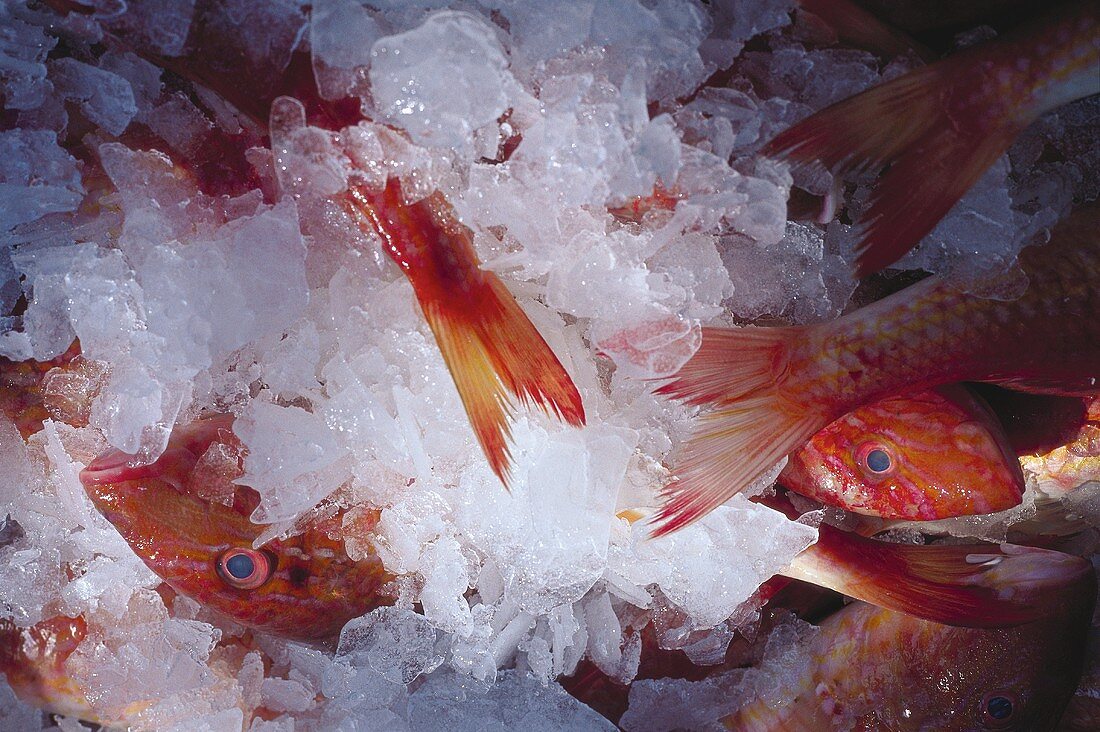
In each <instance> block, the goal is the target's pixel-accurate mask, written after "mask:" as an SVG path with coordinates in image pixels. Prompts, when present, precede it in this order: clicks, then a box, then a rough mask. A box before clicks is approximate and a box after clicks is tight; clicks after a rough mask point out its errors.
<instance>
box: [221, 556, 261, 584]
mask: <svg viewBox="0 0 1100 732" xmlns="http://www.w3.org/2000/svg"><path fill="white" fill-rule="evenodd" d="M225 569H226V571H227V572H229V574H231V575H233V576H234V577H236V578H237V579H248V578H249V577H251V576H252V573H253V572H255V571H256V563H255V562H253V561H252V557H250V556H248V555H247V554H234V555H233V556H231V557H230V558H229V559H227V560H226V562H225Z"/></svg>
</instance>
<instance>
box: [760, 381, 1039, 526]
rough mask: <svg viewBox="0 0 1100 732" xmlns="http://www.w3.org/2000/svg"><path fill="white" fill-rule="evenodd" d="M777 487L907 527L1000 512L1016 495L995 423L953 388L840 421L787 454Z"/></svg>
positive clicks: (1010, 457)
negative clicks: (905, 522)
mask: <svg viewBox="0 0 1100 732" xmlns="http://www.w3.org/2000/svg"><path fill="white" fill-rule="evenodd" d="M778 482H779V483H780V484H781V485H783V486H784V487H785V488H788V489H789V490H792V491H794V492H796V493H799V494H801V495H803V496H806V497H808V498H813V499H815V500H818V501H821V502H822V503H824V504H826V505H829V506H836V507H837V508H843V509H845V510H847V511H852V512H855V513H860V514H865V515H868V516H878V517H879V518H884V519H901V520H909V521H931V520H934V519H941V518H951V517H954V516H969V515H974V514H983V513H993V512H995V511H1004V510H1005V509H1008V508H1012V507H1013V506H1016V505H1018V504H1019V503H1020V500H1021V498H1022V496H1023V491H1024V475H1023V471H1021V469H1020V462H1019V460H1017V458H1016V455H1015V454H1013V452H1012V449H1011V446H1010V444H1009V442H1008V439H1007V437H1006V435H1005V432H1004V430H1003V429H1002V428H1001V426H1000V423H998V422H997V420H996V418H995V417H994V416H993V414H992V413H991V412H990V410H989V408H988V407H987V406H986V405H985V404H984V403H983V402H982V401H981V400H980V399H978V398H977V397H976V396H974V395H973V394H971V393H970V392H968V391H967V390H966V388H965V387H962V386H958V385H949V386H942V387H938V388H936V389H932V390H929V391H924V392H919V393H917V394H907V395H903V396H898V397H893V398H890V399H883V400H882V401H878V402H874V403H872V404H866V405H864V406H862V407H859V408H858V409H856V410H854V411H852V412H850V413H848V414H846V415H844V416H843V417H841V418H840V419H838V420H836V421H835V422H833V423H831V424H829V425H828V426H826V427H825V428H823V429H821V430H820V431H818V432H817V434H815V435H814V436H813V437H812V438H810V441H809V442H807V443H806V445H805V446H804V447H802V448H801V449H800V450H798V451H797V452H794V453H792V454H791V456H790V458H789V459H788V461H787V465H786V467H785V468H784V469H783V472H782V473H780V475H779V480H778Z"/></svg>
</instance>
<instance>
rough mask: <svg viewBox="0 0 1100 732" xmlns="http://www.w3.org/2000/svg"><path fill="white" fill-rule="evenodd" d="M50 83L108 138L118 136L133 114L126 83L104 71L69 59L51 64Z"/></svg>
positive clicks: (127, 83) (132, 94) (131, 94)
mask: <svg viewBox="0 0 1100 732" xmlns="http://www.w3.org/2000/svg"><path fill="white" fill-rule="evenodd" d="M49 68H50V81H52V82H53V84H54V87H55V88H56V89H57V93H58V94H60V95H61V96H62V97H64V98H65V99H71V100H74V101H76V103H77V104H78V105H79V106H80V110H81V111H82V112H83V113H84V116H85V117H87V118H88V120H89V121H90V122H92V123H93V124H96V125H99V126H100V127H102V128H103V129H104V130H105V131H107V132H108V133H110V134H112V135H121V134H122V132H123V131H124V130H125V129H126V127H127V126H128V125H129V124H130V120H132V119H133V118H134V115H136V114H137V104H136V103H135V102H134V91H133V89H132V88H131V87H130V83H129V82H128V81H126V79H123V78H122V77H121V76H119V75H118V74H114V73H111V72H110V71H107V70H106V69H100V68H97V67H95V66H89V65H88V64H85V63H81V62H80V61H77V60H76V59H72V58H61V59H57V60H56V61H51V62H50V64H49Z"/></svg>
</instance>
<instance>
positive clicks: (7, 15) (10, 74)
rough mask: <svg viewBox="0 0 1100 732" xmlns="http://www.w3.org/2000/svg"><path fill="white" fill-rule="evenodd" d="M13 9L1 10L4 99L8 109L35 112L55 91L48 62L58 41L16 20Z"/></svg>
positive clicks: (1, 88) (1, 96) (0, 70)
mask: <svg viewBox="0 0 1100 732" xmlns="http://www.w3.org/2000/svg"><path fill="white" fill-rule="evenodd" d="M11 5H12V4H9V3H5V4H4V5H3V6H2V7H0V99H2V100H3V102H4V106H5V107H6V108H7V109H34V108H35V107H38V106H39V105H40V104H42V102H43V101H44V99H45V97H46V95H47V94H49V93H50V92H51V90H52V87H51V84H50V83H49V82H48V81H46V64H45V61H46V55H47V54H48V53H49V52H50V51H51V50H52V49H53V47H54V46H56V45H57V38H55V37H53V36H49V35H46V29H44V28H41V27H39V26H37V25H31V24H30V23H27V22H26V21H24V20H22V19H20V18H17V17H12V7H11ZM5 157H6V156H5Z"/></svg>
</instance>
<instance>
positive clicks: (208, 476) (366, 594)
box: [80, 415, 392, 640]
mask: <svg viewBox="0 0 1100 732" xmlns="http://www.w3.org/2000/svg"><path fill="white" fill-rule="evenodd" d="M232 424H233V417H232V415H217V416H214V417H208V418H206V419H200V420H197V421H196V422H193V423H191V424H189V425H186V426H183V427H177V428H176V429H175V430H174V431H173V433H172V436H171V438H170V439H169V441H168V447H167V449H166V450H165V452H164V454H163V455H162V456H161V457H160V459H158V460H157V461H156V462H154V463H152V464H150V465H143V466H136V467H135V466H131V465H130V464H129V460H130V459H131V458H132V456H130V455H127V454H125V453H122V452H118V451H114V452H110V453H107V454H106V455H103V456H102V457H100V458H98V459H97V460H94V461H93V462H92V463H91V464H90V465H89V466H88V467H87V468H86V469H85V470H84V471H82V472H81V474H80V479H81V482H82V483H83V484H84V487H85V490H86V491H87V493H88V496H89V497H90V498H91V500H92V502H93V503H94V504H95V506H96V508H97V509H98V510H99V511H100V513H102V514H103V516H104V517H105V518H106V519H107V520H108V521H110V522H111V523H112V524H113V525H114V527H115V528H116V529H118V532H119V533H120V534H121V535H122V537H123V538H124V539H125V540H126V541H127V543H128V544H129V545H130V547H131V548H133V550H134V551H135V552H136V553H137V555H138V556H139V557H141V559H142V561H143V562H145V564H146V565H147V566H148V567H149V568H150V569H151V570H153V572H155V573H156V574H157V575H158V576H160V578H161V579H163V580H164V581H165V582H167V583H168V585H170V586H171V587H172V588H173V589H174V590H176V591H177V592H179V593H180V594H182V595H185V596H187V597H190V598H192V599H193V600H195V601H197V602H198V603H200V604H202V605H204V606H206V607H208V608H210V609H211V610H214V611H215V612H217V613H219V614H221V615H224V616H226V617H228V618H230V619H231V620H234V621H236V622H238V623H240V624H242V625H245V626H247V627H249V628H255V629H257V630H261V631H263V632H265V633H271V634H274V635H279V636H283V637H287V638H296V639H303V640H317V639H325V638H330V637H332V636H335V635H336V634H337V633H339V631H340V628H341V627H343V625H344V624H345V623H346V622H347V621H348V620H351V619H352V618H355V617H358V616H360V615H362V614H364V613H366V612H368V611H370V610H372V609H374V608H375V607H378V606H380V605H388V604H390V603H391V602H392V598H391V597H390V596H389V595H387V594H386V591H385V589H384V585H385V584H386V583H387V582H389V581H390V580H391V579H392V577H391V576H390V575H389V574H387V573H386V571H385V569H383V567H382V562H381V561H380V560H379V559H378V557H377V556H375V555H374V554H370V555H369V556H366V557H364V558H362V559H359V560H352V559H351V558H350V557H348V554H347V552H346V551H345V548H344V543H343V541H342V540H340V539H339V538H338V537H339V536H340V534H339V530H340V527H341V522H342V521H343V519H344V514H343V512H338V513H337V514H336V515H333V516H330V517H328V518H324V519H320V520H317V521H314V522H313V523H311V524H310V525H309V526H308V528H307V529H306V530H305V531H303V532H302V533H300V534H298V535H296V536H292V537H289V538H286V539H274V540H272V541H270V542H268V543H267V544H265V545H264V546H262V547H261V548H259V549H254V548H253V546H252V544H253V542H254V541H255V540H256V538H257V537H258V536H259V535H260V534H261V532H262V531H263V530H264V528H265V527H264V526H263V525H260V524H254V523H252V522H251V521H250V520H249V516H250V515H251V513H252V511H253V510H254V509H255V508H256V505H257V504H258V502H259V497H258V495H257V494H256V492H255V491H253V490H252V489H251V488H248V487H245V486H236V485H234V484H233V483H232V480H233V479H234V478H236V477H239V476H240V474H241V472H242V471H240V469H239V468H236V469H233V470H230V471H229V472H217V471H216V470H215V471H214V472H213V473H211V472H210V471H209V470H201V469H197V468H196V466H201V465H202V463H201V461H202V459H203V457H204V455H207V453H208V452H210V451H215V454H216V452H217V451H220V450H224V449H226V448H228V449H230V450H239V448H240V444H239V442H238V440H237V438H236V437H235V436H234V435H233V433H232V431H231V429H232ZM219 487H220V488H222V489H224V490H223V491H218V490H217V489H218V488H219ZM200 489H201V492H200ZM226 491H228V492H226ZM219 493H220V495H219ZM219 499H220V500H219ZM223 501H224V502H223ZM377 519H378V514H377V512H367V513H365V514H364V515H362V516H361V517H359V518H358V519H357V529H359V530H361V533H362V534H363V535H369V532H370V530H371V529H372V528H373V526H374V524H375V523H376V522H377Z"/></svg>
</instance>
